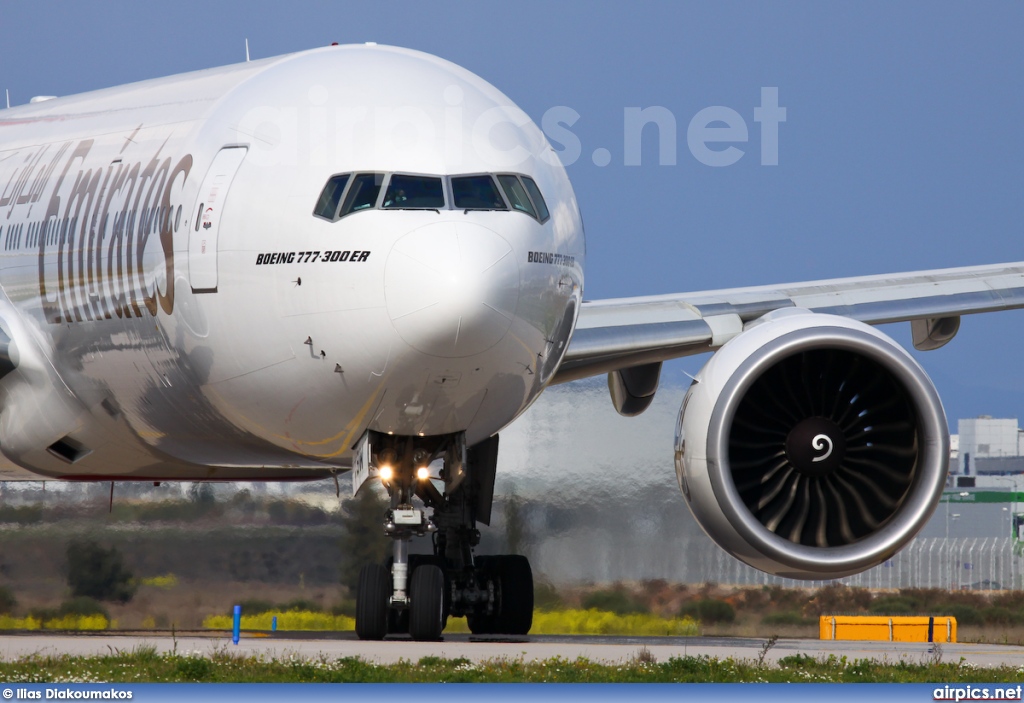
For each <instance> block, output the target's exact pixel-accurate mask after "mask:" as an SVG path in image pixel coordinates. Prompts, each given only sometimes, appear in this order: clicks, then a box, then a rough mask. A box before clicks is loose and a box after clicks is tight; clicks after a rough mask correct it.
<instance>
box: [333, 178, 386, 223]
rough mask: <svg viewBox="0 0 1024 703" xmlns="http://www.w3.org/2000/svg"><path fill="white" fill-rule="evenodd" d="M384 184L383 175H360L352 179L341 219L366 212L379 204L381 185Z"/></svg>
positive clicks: (339, 214) (342, 207) (342, 208)
mask: <svg viewBox="0 0 1024 703" xmlns="http://www.w3.org/2000/svg"><path fill="white" fill-rule="evenodd" d="M382 183H384V174H383V173H360V174H357V175H356V177H355V178H353V179H352V185H351V186H349V189H348V194H347V195H346V196H345V202H344V203H343V204H342V206H341V212H340V213H338V216H339V217H344V216H345V215H348V214H349V213H352V212H356V211H358V210H366V209H368V208H372V207H373V206H374V205H376V204H377V195H378V194H379V193H380V187H381V184H382Z"/></svg>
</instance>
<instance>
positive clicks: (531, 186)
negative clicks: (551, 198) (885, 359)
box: [522, 176, 550, 222]
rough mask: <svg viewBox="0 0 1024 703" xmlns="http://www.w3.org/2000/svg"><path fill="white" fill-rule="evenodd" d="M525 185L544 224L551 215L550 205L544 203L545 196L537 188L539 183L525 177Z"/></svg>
mask: <svg viewBox="0 0 1024 703" xmlns="http://www.w3.org/2000/svg"><path fill="white" fill-rule="evenodd" d="M522 178H523V185H524V186H526V192H527V193H529V194H530V198H532V199H533V204H534V206H535V207H536V208H537V214H538V215H539V216H540V221H541V222H544V221H545V220H547V219H548V217H549V216H550V214H549V213H548V205H547V203H545V202H544V196H543V195H541V194H540V188H538V187H537V182H536V181H534V180H533V179H532V178H530V177H529V176H523V177H522Z"/></svg>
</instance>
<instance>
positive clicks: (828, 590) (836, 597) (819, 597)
mask: <svg viewBox="0 0 1024 703" xmlns="http://www.w3.org/2000/svg"><path fill="white" fill-rule="evenodd" d="M870 605H871V592H870V591H869V590H867V589H866V588H850V587H849V586H844V585H842V584H835V583H834V584H829V585H828V586H824V587H822V588H819V589H818V590H817V591H816V592H815V593H814V597H813V598H812V599H811V602H810V603H808V604H807V607H806V608H805V609H804V612H805V613H807V614H812V615H830V614H835V613H862V612H864V611H865V610H866V609H867V608H868V607H869V606H870Z"/></svg>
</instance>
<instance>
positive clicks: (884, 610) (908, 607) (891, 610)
mask: <svg viewBox="0 0 1024 703" xmlns="http://www.w3.org/2000/svg"><path fill="white" fill-rule="evenodd" d="M868 610H869V611H870V612H871V613H873V614H875V615H915V614H916V613H918V612H920V608H918V607H917V605H916V604H915V603H914V602H913V601H912V600H910V599H909V598H905V597H902V596H882V597H881V598H876V599H875V600H874V601H873V602H872V603H871V605H870V607H869V608H868Z"/></svg>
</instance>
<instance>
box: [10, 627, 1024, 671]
mask: <svg viewBox="0 0 1024 703" xmlns="http://www.w3.org/2000/svg"><path fill="white" fill-rule="evenodd" d="M142 646H153V647H156V649H157V650H158V651H160V652H171V651H176V652H178V653H181V654H187V653H196V654H202V655H208V654H210V653H211V652H214V651H216V650H219V649H220V650H225V651H228V652H232V653H234V652H237V653H239V654H247V655H260V654H262V655H264V656H276V657H285V656H293V655H298V656H302V657H317V656H321V655H323V656H327V657H329V658H332V659H333V658H338V657H360V658H362V659H364V660H366V661H371V662H376V663H380V664H388V663H394V662H397V661H399V660H401V659H405V660H409V661H418V660H419V659H421V658H422V657H426V656H437V657H447V658H449V659H454V658H458V657H464V658H466V659H469V660H471V661H474V662H479V661H485V660H490V659H523V660H524V661H533V660H538V659H541V660H543V659H550V658H552V657H562V658H563V659H569V660H572V659H576V658H579V657H585V658H587V659H590V660H591V661H600V662H605V663H609V664H615V663H625V662H628V661H629V660H630V659H631V658H633V657H636V656H637V654H638V653H639V652H640V650H641V649H642V648H647V650H649V651H650V653H651V654H652V655H653V656H654V657H655V658H656V659H657V660H658V661H665V660H666V659H669V658H671V657H683V656H705V655H706V656H710V657H716V658H719V659H725V658H728V657H732V658H735V659H748V660H756V659H758V657H759V656H760V653H761V650H762V649H763V648H764V646H765V640H763V639H754V638H733V637H601V636H556V635H531V636H527V637H516V638H499V637H474V636H471V635H447V636H445V638H444V639H443V641H440V642H413V641H411V640H409V639H401V638H395V639H387V640H384V641H383V642H361V641H359V640H358V639H356V637H355V634H354V633H331V634H327V635H325V634H324V633H320V632H296V633H274V634H257V633H252V634H250V633H243V636H242V639H241V641H240V642H239V643H238V644H237V645H235V644H232V642H231V639H230V637H229V636H224V635H222V634H220V633H216V634H201V633H186V634H179V635H177V636H172V635H170V634H168V633H97V634H73V635H72V634H60V633H54V634H40V633H39V632H31V633H25V634H5V635H3V636H0V657H2V658H4V659H7V660H10V659H15V658H19V657H24V656H29V655H33V654H38V655H60V654H69V655H78V656H82V655H100V654H111V653H113V652H118V651H126V652H127V651H131V650H132V649H135V648H137V647H142ZM795 654H805V655H809V656H811V657H815V658H823V657H828V656H829V655H830V654H834V655H836V656H837V657H847V658H848V659H849V660H857V659H874V660H876V661H886V662H898V661H901V660H902V661H906V662H908V663H925V662H929V661H933V660H935V659H936V658H941V660H942V661H946V662H958V661H960V660H961V658H963V660H964V662H965V663H968V664H971V665H973V666H979V667H991V666H1000V665H1006V666H1013V667H1024V647H1017V646H1006V645H992V644H956V643H948V644H942V645H940V646H939V648H938V649H937V650H936V648H935V647H934V646H933V645H929V644H927V643H916V642H914V643H908V642H845V641H838V642H832V641H820V640H800V639H780V640H778V641H777V642H776V643H775V644H774V645H773V646H772V647H771V648H770V649H769V650H768V651H767V653H766V654H765V656H764V660H765V661H766V662H777V661H778V660H779V659H780V658H782V657H787V656H793V655H795Z"/></svg>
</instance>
